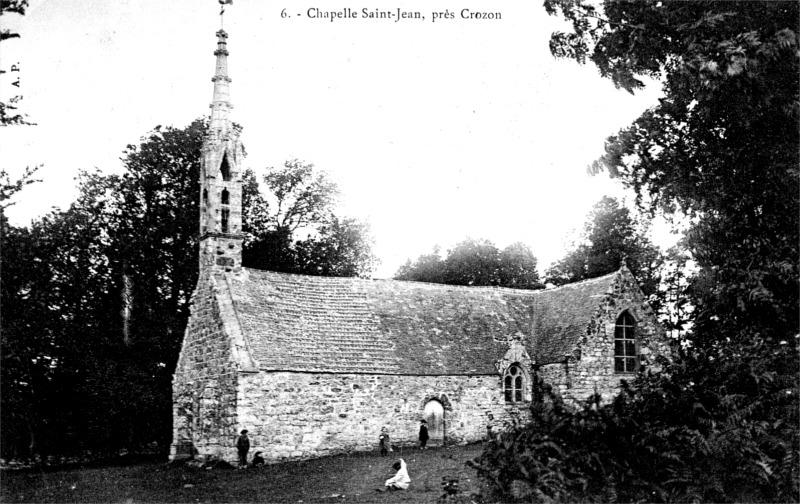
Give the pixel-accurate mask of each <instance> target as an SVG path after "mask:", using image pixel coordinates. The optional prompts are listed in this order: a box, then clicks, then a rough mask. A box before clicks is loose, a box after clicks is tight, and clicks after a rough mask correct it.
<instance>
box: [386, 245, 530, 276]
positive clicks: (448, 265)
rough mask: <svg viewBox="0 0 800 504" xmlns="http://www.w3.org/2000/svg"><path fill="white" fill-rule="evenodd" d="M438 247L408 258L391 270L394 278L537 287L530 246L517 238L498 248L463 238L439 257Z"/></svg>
mask: <svg viewBox="0 0 800 504" xmlns="http://www.w3.org/2000/svg"><path fill="white" fill-rule="evenodd" d="M439 251H440V249H439V247H438V246H437V247H434V249H433V253H431V254H427V255H421V256H420V257H419V258H418V259H417V260H416V261H414V262H413V263H412V262H411V261H410V260H409V261H408V262H407V263H406V264H404V265H403V266H401V267H400V269H399V270H398V271H397V273H396V274H395V279H397V280H413V281H417V282H431V283H443V284H450V285H495V286H502V287H513V288H517V289H535V288H541V283H540V282H539V274H538V272H537V271H536V263H537V261H536V257H535V256H534V255H533V252H531V249H530V247H528V246H527V245H525V244H524V243H521V242H517V243H513V244H511V245H509V246H508V247H506V248H505V249H503V250H502V251H500V250H499V249H498V248H497V247H496V246H495V245H494V244H493V243H492V242H490V241H489V240H483V239H479V240H475V239H472V238H467V239H465V240H464V241H462V242H460V243H458V244H457V245H456V246H455V247H454V248H453V249H451V250H448V251H447V257H446V258H445V259H444V260H443V259H441V257H440V256H439Z"/></svg>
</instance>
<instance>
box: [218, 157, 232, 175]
mask: <svg viewBox="0 0 800 504" xmlns="http://www.w3.org/2000/svg"><path fill="white" fill-rule="evenodd" d="M219 172H220V174H221V175H222V180H224V181H225V182H227V181H229V180H230V179H231V167H230V165H228V155H227V154H225V155H224V156H222V165H220V167H219Z"/></svg>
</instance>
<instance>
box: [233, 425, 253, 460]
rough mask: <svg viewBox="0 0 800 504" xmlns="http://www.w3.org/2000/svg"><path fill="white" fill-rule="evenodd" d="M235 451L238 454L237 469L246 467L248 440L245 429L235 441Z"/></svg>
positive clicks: (248, 448)
mask: <svg viewBox="0 0 800 504" xmlns="http://www.w3.org/2000/svg"><path fill="white" fill-rule="evenodd" d="M236 450H238V452H239V468H240V469H244V468H246V467H247V452H248V451H249V450H250V438H248V437H247V429H244V430H243V431H242V435H241V436H239V439H237V440H236Z"/></svg>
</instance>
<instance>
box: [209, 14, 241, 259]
mask: <svg viewBox="0 0 800 504" xmlns="http://www.w3.org/2000/svg"><path fill="white" fill-rule="evenodd" d="M227 38H228V34H227V33H225V31H224V30H220V31H218V32H217V50H216V51H214V55H215V56H216V57H217V65H216V71H215V72H214V77H213V78H212V79H211V80H212V81H213V82H214V98H213V100H212V102H211V119H210V121H209V125H208V126H209V127H208V132H207V134H206V137H205V139H204V140H203V152H202V159H201V166H200V268H201V270H202V269H209V268H210V269H211V270H213V271H215V272H218V273H230V272H237V271H239V270H240V269H241V267H242V240H243V236H242V178H241V169H240V165H241V162H242V158H243V157H244V149H243V148H242V143H241V141H240V140H239V128H238V127H236V126H234V125H233V123H232V122H231V119H230V111H231V109H232V108H233V105H231V102H230V93H229V92H230V89H229V87H230V82H231V79H230V77H228V48H227V42H226V39H227Z"/></svg>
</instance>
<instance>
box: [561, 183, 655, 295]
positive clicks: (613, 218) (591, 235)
mask: <svg viewBox="0 0 800 504" xmlns="http://www.w3.org/2000/svg"><path fill="white" fill-rule="evenodd" d="M648 230H649V223H648V222H647V221H642V220H639V219H636V218H634V217H633V216H631V213H630V210H628V209H627V208H625V207H624V206H621V205H620V204H619V202H618V201H617V200H616V199H614V198H611V197H609V196H604V197H603V198H602V199H601V200H600V201H599V202H598V203H597V204H596V205H595V206H594V208H592V211H591V212H590V213H589V216H588V218H587V222H586V224H585V227H584V230H583V234H582V236H581V241H582V243H579V244H577V245H576V246H575V247H574V249H573V250H572V251H570V252H569V253H567V256H566V257H565V258H564V259H562V260H560V261H558V262H556V263H555V264H553V265H552V266H551V267H550V268H548V270H547V272H546V274H545V282H552V283H553V284H555V285H563V284H566V283H572V282H578V281H581V280H586V279H589V278H595V277H599V276H602V275H606V274H608V273H612V272H614V271H617V270H618V269H619V268H620V266H621V265H622V261H623V260H624V261H625V263H626V264H627V266H628V268H629V269H630V270H631V272H632V273H633V274H634V276H635V277H636V279H637V280H638V281H639V283H640V285H641V287H642V290H643V291H644V293H645V295H651V294H654V293H656V290H657V287H658V283H659V274H658V270H659V268H660V266H661V262H662V258H661V253H660V250H659V249H658V247H656V246H655V245H653V243H652V242H651V241H650V239H649V238H648V236H647V233H648Z"/></svg>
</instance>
